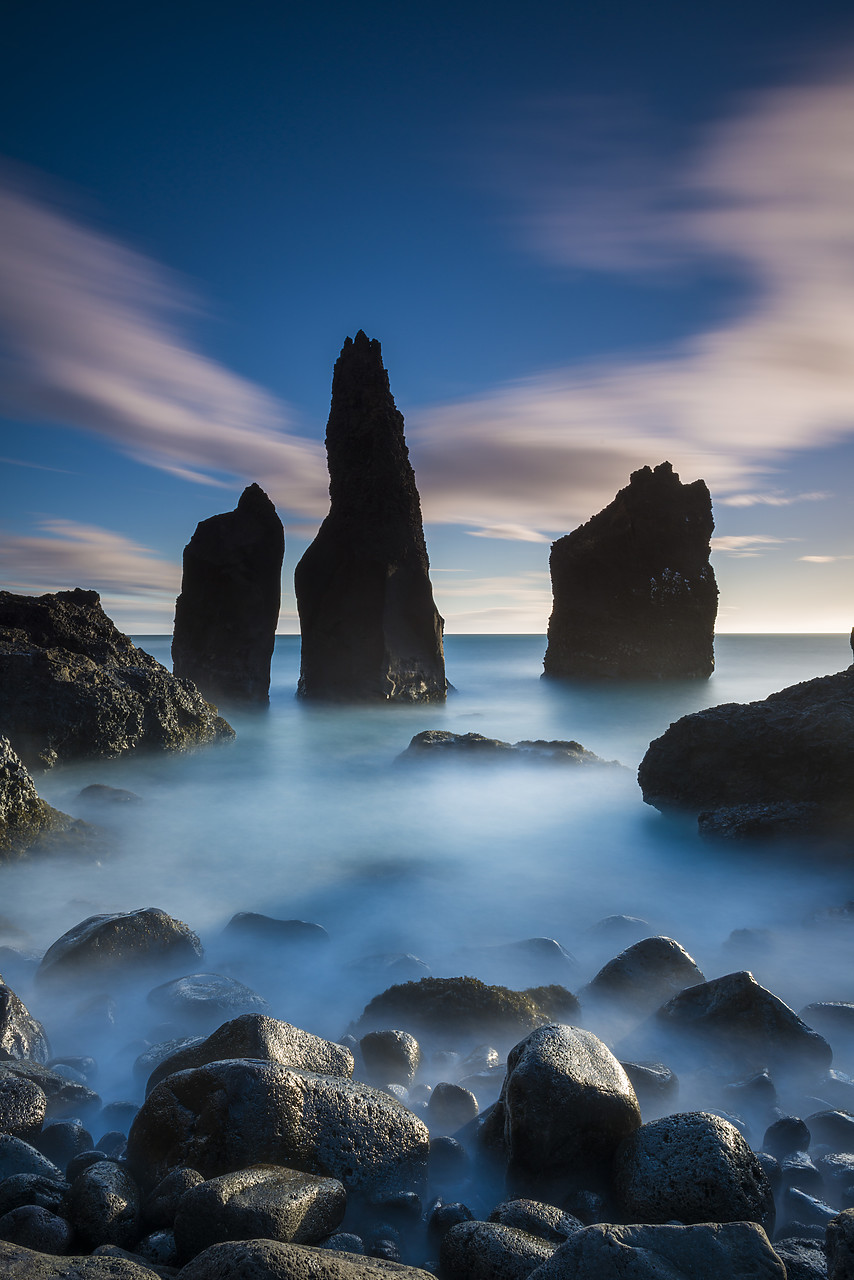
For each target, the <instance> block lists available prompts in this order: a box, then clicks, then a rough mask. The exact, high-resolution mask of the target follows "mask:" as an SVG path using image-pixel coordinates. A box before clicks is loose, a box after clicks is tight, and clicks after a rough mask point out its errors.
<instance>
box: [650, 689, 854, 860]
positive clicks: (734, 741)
mask: <svg viewBox="0 0 854 1280" xmlns="http://www.w3.org/2000/svg"><path fill="white" fill-rule="evenodd" d="M853 772H854V666H851V667H848V668H847V669H846V670H845V671H840V672H838V673H837V674H836V675H832V676H821V677H819V678H818V679H816V680H806V681H804V682H803V683H802V684H796V685H791V686H790V687H789V688H787V689H781V690H780V692H779V693H772V694H771V696H770V697H769V698H765V699H764V700H763V701H761V702H748V703H737V702H729V703H724V704H723V705H722V706H718V707H709V708H708V709H707V710H705V711H696V712H694V714H693V715H689V716H683V717H682V719H681V720H677V721H676V723H675V724H672V725H671V726H670V728H669V729H668V730H667V731H666V732H665V733H663V734H662V735H661V737H660V738H656V739H655V741H654V742H651V743H650V745H649V749H648V750H647V753H646V755H645V756H644V758H643V760H642V761H641V765H640V769H639V770H638V782H639V783H640V785H641V789H642V790H643V798H644V800H645V801H646V802H647V804H651V805H654V806H655V808H656V809H660V810H662V811H666V810H668V809H682V810H687V811H688V812H693V813H696V814H700V813H702V814H703V816H704V826H705V827H706V829H707V830H709V831H710V832H711V833H714V834H718V835H726V834H733V835H739V834H751V833H753V834H756V833H761V831H762V830H763V828H764V829H766V830H767V831H768V833H769V834H780V831H781V818H782V819H783V827H784V828H785V827H786V826H788V828H789V829H790V830H791V831H792V832H802V831H804V830H805V829H808V828H809V829H812V830H816V829H820V830H829V831H835V830H840V829H842V830H844V831H847V832H848V833H850V832H851V831H852V830H854V798H852V790H851V776H852V773H853ZM727 811H729V812H727ZM716 812H720V814H721V820H720V821H717V822H714V821H712V816H711V815H714V814H715V813H716ZM736 818H737V819H738V821H737V822H736V821H735V819H736ZM724 819H726V821H725V820H724ZM728 828H729V830H728Z"/></svg>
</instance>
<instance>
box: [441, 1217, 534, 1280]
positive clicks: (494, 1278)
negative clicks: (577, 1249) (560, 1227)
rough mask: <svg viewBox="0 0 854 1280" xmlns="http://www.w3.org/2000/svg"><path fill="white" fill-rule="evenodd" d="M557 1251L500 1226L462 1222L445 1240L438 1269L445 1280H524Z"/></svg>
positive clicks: (496, 1223) (445, 1236) (523, 1232)
mask: <svg viewBox="0 0 854 1280" xmlns="http://www.w3.org/2000/svg"><path fill="white" fill-rule="evenodd" d="M557 1247H558V1246H557V1244H556V1243H555V1242H554V1241H551V1240H544V1239H543V1238H542V1236H535V1235H530V1234H529V1233H528V1232H527V1231H520V1230H519V1228H518V1227H509V1226H506V1225H505V1224H504V1223H501V1222H476V1221H473V1222H460V1223H458V1224H457V1225H456V1226H454V1227H451V1229H450V1231H448V1232H446V1234H445V1235H444V1236H443V1237H442V1244H441V1247H440V1251H439V1267H440V1270H441V1274H442V1277H443V1280H525V1277H526V1276H529V1275H530V1274H531V1272H532V1271H534V1270H535V1268H537V1267H538V1266H539V1265H540V1264H541V1263H543V1262H545V1261H546V1260H547V1259H548V1258H550V1257H551V1256H552V1254H553V1253H554V1252H555V1250H556V1249H557Z"/></svg>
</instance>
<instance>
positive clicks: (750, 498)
mask: <svg viewBox="0 0 854 1280" xmlns="http://www.w3.org/2000/svg"><path fill="white" fill-rule="evenodd" d="M832 497H833V494H832V493H826V492H815V493H779V492H774V493H733V494H730V495H729V496H727V497H723V498H719V499H718V502H719V503H720V505H721V506H724V507H791V506H792V505H793V503H796V502H824V501H826V500H827V499H828V498H832Z"/></svg>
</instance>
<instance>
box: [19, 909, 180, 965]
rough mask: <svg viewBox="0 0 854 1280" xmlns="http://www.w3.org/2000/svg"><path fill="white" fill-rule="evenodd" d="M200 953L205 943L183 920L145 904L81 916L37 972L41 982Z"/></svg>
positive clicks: (168, 961)
mask: <svg viewBox="0 0 854 1280" xmlns="http://www.w3.org/2000/svg"><path fill="white" fill-rule="evenodd" d="M201 954H202V944H201V943H200V942H199V939H198V937H197V936H196V934H195V933H193V931H192V929H190V928H189V927H188V926H187V925H186V924H184V922H183V921H182V920H176V919H175V918H174V916H170V915H167V914H166V912H165V911H161V910H160V908H159V907H142V908H140V909H138V910H137V911H118V912H115V913H114V914H112V915H103V916H89V917H88V919H86V920H81V922H80V923H79V924H76V925H74V927H73V928H71V929H69V930H68V932H67V933H64V934H63V935H62V937H61V938H57V940H56V942H54V943H53V945H52V946H50V947H48V949H47V951H46V952H45V954H44V956H43V957H42V962H41V964H40V965H39V967H38V970H37V973H36V977H37V978H38V979H39V981H42V982H44V981H46V980H47V981H53V980H56V979H63V978H67V979H70V980H74V979H76V977H77V976H78V975H79V974H80V973H81V972H85V973H89V974H93V973H94V974H99V975H103V974H105V973H112V972H114V971H115V970H117V969H128V968H133V969H134V970H136V971H138V970H139V969H140V968H142V969H150V968H159V967H161V966H164V965H170V966H173V967H177V966H178V965H183V964H187V963H188V962H190V963H192V962H193V961H195V960H198V958H199V957H200V956H201Z"/></svg>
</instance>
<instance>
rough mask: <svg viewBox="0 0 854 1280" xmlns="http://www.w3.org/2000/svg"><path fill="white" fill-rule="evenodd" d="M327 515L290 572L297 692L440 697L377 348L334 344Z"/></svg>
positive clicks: (436, 628)
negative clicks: (297, 636)
mask: <svg viewBox="0 0 854 1280" xmlns="http://www.w3.org/2000/svg"><path fill="white" fill-rule="evenodd" d="M326 450H327V454H328V458H329V477H330V483H329V497H330V510H329V515H328V516H327V517H326V519H325V520H324V521H323V524H322V525H321V527H320V530H319V532H318V534H317V537H316V538H315V540H314V542H313V543H312V544H311V546H310V547H309V548H308V550H307V551H306V553H305V555H304V556H303V557H302V559H301V560H300V562H299V564H298V565H297V568H296V574H295V578H294V585H295V588H296V597H297V607H298V609H299V614H300V629H301V632H302V661H301V669H300V679H299V693H300V694H301V696H302V697H305V698H326V699H338V700H342V701H373V700H375V699H388V700H393V701H399V702H427V701H437V700H442V699H444V697H445V694H446V691H447V681H446V679H445V658H444V652H443V648H442V627H443V623H442V619H441V618H440V617H439V614H438V613H437V611H436V606H435V605H434V603H433V592H432V589H431V586H430V578H429V568H430V565H429V561H428V559H427V548H426V546H425V543H424V531H423V528H422V525H421V504H420V501H419V497H418V490H417V489H416V487H415V473H414V471H413V470H412V465H411V463H410V461H409V453H408V450H407V448H406V442H405V440H404V437H403V418H402V416H401V414H400V413H399V412H398V410H397V408H396V406H395V403H394V400H393V398H392V395H391V391H390V390H389V383H388V374H387V373H386V371H385V369H384V368H383V363H382V352H381V350H380V344H379V342H377V341H376V339H374V340H373V341H370V340H369V339H368V338H367V337H366V336H365V334H364V333H363V332H362V331H361V330H359V332H358V333H357V334H356V337H355V339H354V340H352V341H351V339H350V338H348V339H347V340H346V342H345V343H344V347H343V349H342V351H341V355H340V356H339V358H338V361H337V363H336V365H335V373H334V375H333V379H332V407H331V410H330V413H329V421H328V423H327V427H326Z"/></svg>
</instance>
